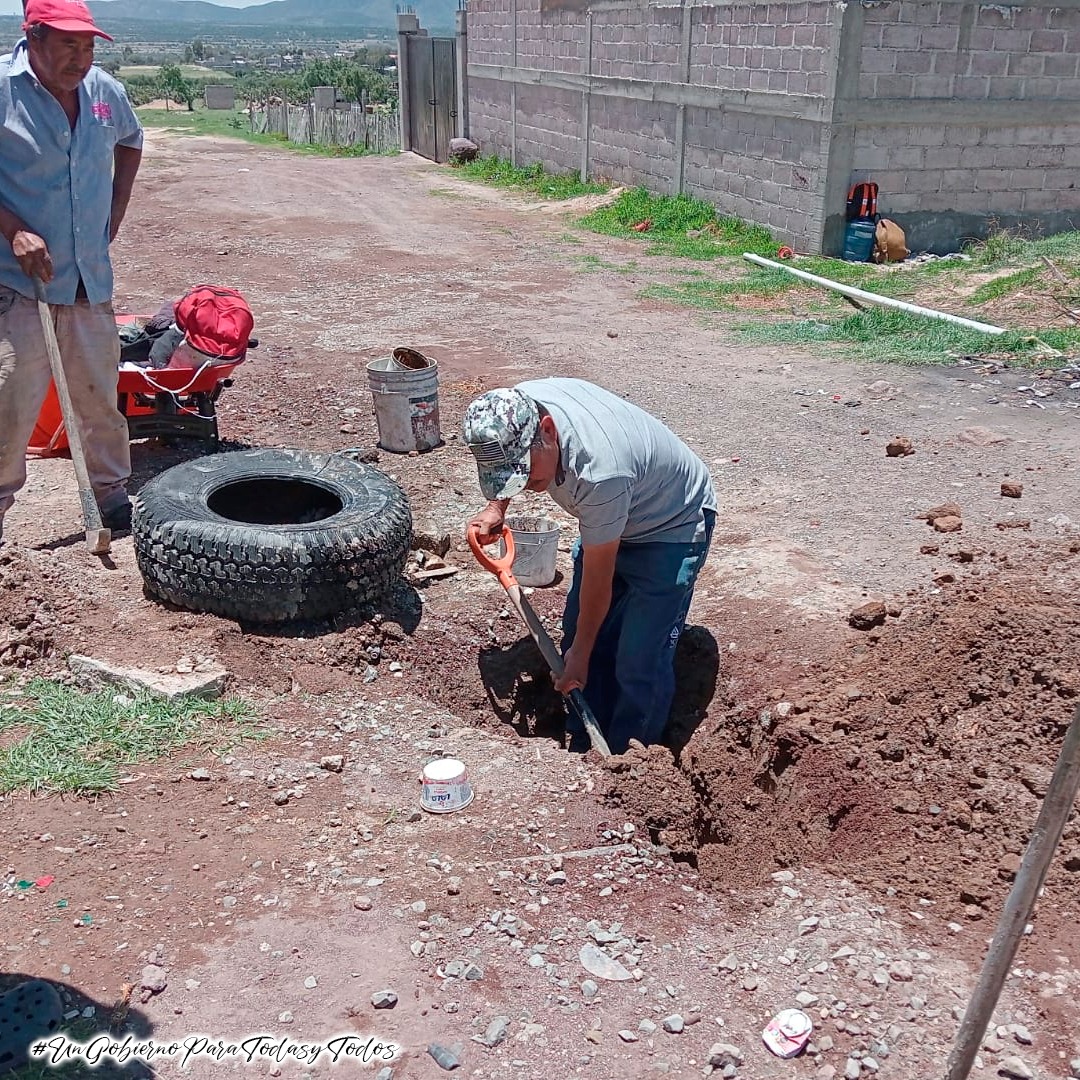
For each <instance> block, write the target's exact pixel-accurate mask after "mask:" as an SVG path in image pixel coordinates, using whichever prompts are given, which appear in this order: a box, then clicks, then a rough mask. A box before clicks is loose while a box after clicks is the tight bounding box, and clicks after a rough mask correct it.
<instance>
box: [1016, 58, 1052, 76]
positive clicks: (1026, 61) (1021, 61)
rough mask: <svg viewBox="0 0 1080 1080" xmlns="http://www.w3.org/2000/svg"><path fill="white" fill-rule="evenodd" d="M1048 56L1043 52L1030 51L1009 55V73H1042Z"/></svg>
mask: <svg viewBox="0 0 1080 1080" xmlns="http://www.w3.org/2000/svg"><path fill="white" fill-rule="evenodd" d="M1045 62H1046V57H1045V56H1043V55H1042V54H1041V53H1029V54H1027V55H1019V54H1017V53H1013V54H1012V55H1010V57H1009V67H1008V74H1009V75H1042V73H1043V65H1044V64H1045Z"/></svg>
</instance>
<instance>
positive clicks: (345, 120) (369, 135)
mask: <svg viewBox="0 0 1080 1080" xmlns="http://www.w3.org/2000/svg"><path fill="white" fill-rule="evenodd" d="M250 115H251V130H252V131H254V132H255V133H256V134H260V135H284V136H285V137H286V138H288V140H289V142H294V143H306V144H308V145H318V146H356V147H363V148H364V149H365V150H370V151H371V152H372V153H376V154H383V153H388V152H391V151H394V150H400V149H401V133H400V131H399V128H398V114H397V111H396V110H393V111H390V110H385V111H384V110H382V109H376V110H375V111H373V112H369V111H368V110H367V109H366V108H365V107H364V106H363V105H353V106H352V107H351V108H348V109H317V108H316V107H315V106H314V105H288V104H285V103H276V102H267V103H265V104H256V105H253V106H252V107H251V109H250Z"/></svg>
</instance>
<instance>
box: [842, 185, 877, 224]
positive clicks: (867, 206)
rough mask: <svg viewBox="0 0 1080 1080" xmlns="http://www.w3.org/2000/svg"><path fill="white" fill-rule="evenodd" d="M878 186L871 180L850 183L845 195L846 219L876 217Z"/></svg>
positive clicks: (874, 218) (872, 218)
mask: <svg viewBox="0 0 1080 1080" xmlns="http://www.w3.org/2000/svg"><path fill="white" fill-rule="evenodd" d="M877 197H878V186H877V184H875V183H874V182H873V181H872V180H864V181H863V182H862V183H858V184H852V185H851V190H850V191H849V192H848V197H847V219H848V221H859V220H864V219H867V218H869V219H870V220H871V221H875V220H876V219H877Z"/></svg>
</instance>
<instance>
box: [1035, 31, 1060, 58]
mask: <svg viewBox="0 0 1080 1080" xmlns="http://www.w3.org/2000/svg"><path fill="white" fill-rule="evenodd" d="M1065 47H1066V40H1065V31H1064V30H1033V31H1032V32H1031V51H1032V52H1033V53H1035V52H1039V53H1049V54H1056V53H1062V52H1064V51H1065Z"/></svg>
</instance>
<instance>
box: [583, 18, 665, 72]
mask: <svg viewBox="0 0 1080 1080" xmlns="http://www.w3.org/2000/svg"><path fill="white" fill-rule="evenodd" d="M682 18H683V16H682V8H680V7H668V8H651V9H650V8H644V7H638V8H630V7H617V8H607V9H601V10H598V11H595V12H593V17H592V22H593V65H592V73H593V74H594V75H600V76H612V77H614V78H617V79H643V80H647V81H649V82H657V83H670V82H682V81H684V65H683V63H682V61H681V56H680V54H681V52H682V49H681V41H682ZM577 20H578V26H577V32H578V34H579V36H580V37H582V38H584V37H585V35H584V34H583V33H582V30H583V29H584V19H583V17H582V16H581V15H580V14H579V15H577Z"/></svg>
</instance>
